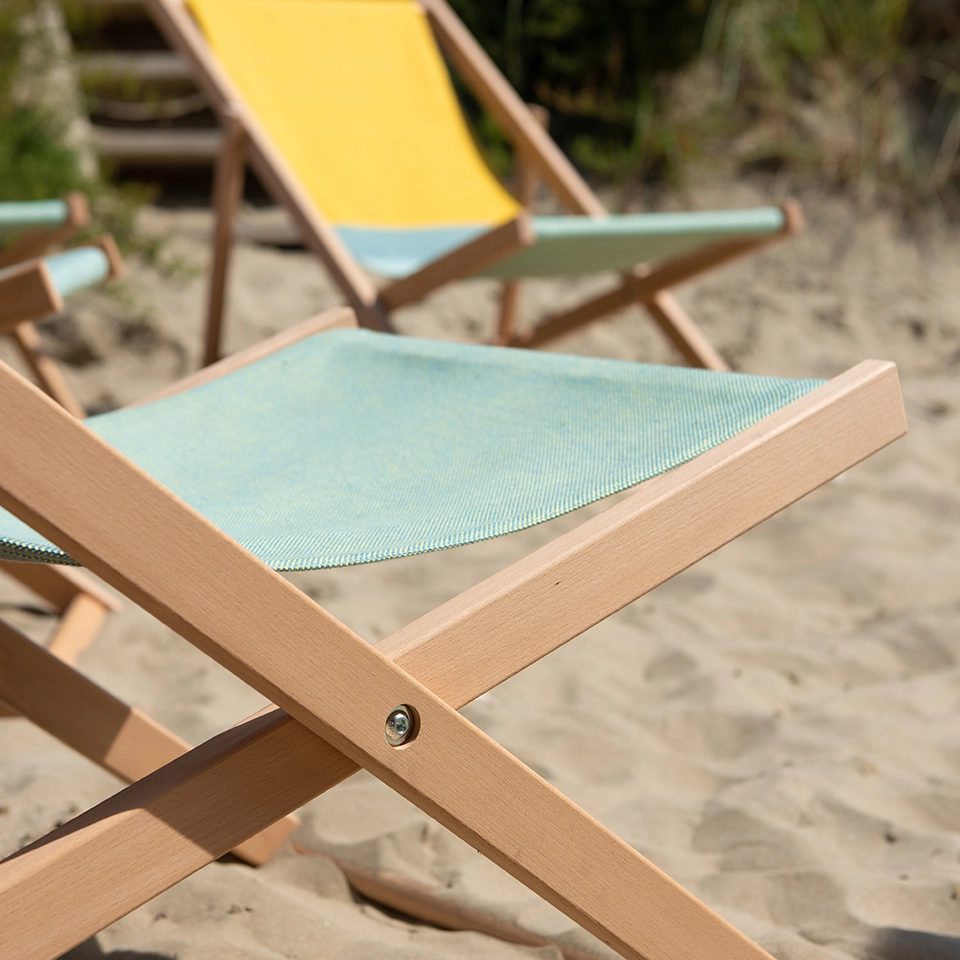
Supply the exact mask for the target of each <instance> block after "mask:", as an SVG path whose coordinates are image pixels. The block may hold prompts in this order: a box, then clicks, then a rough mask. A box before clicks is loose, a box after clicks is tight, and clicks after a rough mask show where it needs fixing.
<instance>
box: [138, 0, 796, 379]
mask: <svg viewBox="0 0 960 960" xmlns="http://www.w3.org/2000/svg"><path fill="white" fill-rule="evenodd" d="M148 9H149V11H150V12H151V14H152V15H153V17H154V19H155V20H156V22H157V25H158V26H159V27H160V29H161V30H162V32H163V33H164V34H165V36H166V38H167V40H168V42H169V43H170V45H171V46H173V47H174V48H176V49H178V50H179V51H180V52H181V53H182V54H183V55H184V56H185V57H186V59H187V61H188V63H189V64H190V65H191V67H192V69H193V72H194V75H195V79H196V82H197V84H198V85H199V86H200V88H201V89H202V90H203V92H204V94H205V95H206V97H207V98H208V100H209V103H210V105H211V106H212V108H213V109H214V111H215V112H216V113H217V114H218V116H219V118H220V120H221V122H222V126H223V128H224V131H225V139H224V143H223V146H222V150H221V154H220V158H219V161H218V165H217V170H216V177H215V185H214V206H215V209H216V226H215V230H214V237H213V246H214V249H213V266H212V270H211V274H210V296H209V302H208V313H207V332H206V345H205V349H204V362H205V363H210V362H212V361H213V360H215V359H216V357H217V356H218V355H219V352H220V341H221V325H222V314H223V307H224V290H225V283H226V275H227V263H228V256H229V250H230V244H231V235H232V230H233V220H234V215H235V212H236V207H237V204H238V201H239V197H240V192H241V185H242V177H243V164H244V158H245V156H247V157H248V158H249V160H250V162H251V164H252V165H253V167H254V169H255V170H256V172H257V175H258V176H259V177H260V179H261V180H262V182H263V183H264V184H265V186H266V187H267V189H268V190H269V191H270V192H271V193H272V194H273V196H274V198H275V199H276V200H277V201H278V202H279V203H281V204H282V205H283V206H285V207H287V209H288V210H289V211H290V213H291V214H292V215H293V217H294V219H295V221H296V222H297V225H298V227H299V229H300V231H301V234H302V236H303V238H304V241H305V242H306V244H307V246H308V247H309V248H310V249H311V250H313V251H314V252H315V253H316V254H317V255H318V256H319V257H320V259H321V260H322V261H323V263H324V264H325V265H326V266H327V268H328V269H329V271H330V273H331V275H332V277H333V279H334V281H335V282H336V283H337V285H338V286H339V287H340V289H341V290H342V292H343V294H344V296H345V297H346V298H347V301H348V302H349V303H350V305H352V306H353V307H354V308H355V309H356V311H357V313H358V316H359V317H360V322H361V324H362V325H364V326H368V327H371V328H373V329H380V330H384V329H388V328H389V314H390V312H391V311H392V310H395V309H397V308H398V307H402V306H404V305H405V304H409V303H413V302H415V301H417V300H420V299H422V298H423V297H424V296H426V295H427V294H428V293H430V292H431V291H433V290H436V289H437V288H439V287H440V286H442V285H443V284H446V283H448V282H450V281H453V280H457V279H460V278H466V277H475V276H486V277H496V278H500V279H502V280H503V281H504V288H503V296H502V302H501V310H500V318H499V325H498V331H497V335H496V342H497V343H500V344H508V345H511V346H527V347H534V346H540V345H542V344H544V343H547V342H548V341H550V340H553V339H554V338H555V337H558V336H561V335H563V334H566V333H569V332H571V331H573V330H575V329H577V328H579V327H581V326H582V325H583V324H586V323H589V322H590V321H592V320H596V319H597V318H599V317H603V316H606V315H608V314H611V313H613V312H615V311H617V310H620V309H622V308H624V307H627V306H629V305H630V304H633V303H639V304H642V305H643V306H644V307H646V309H647V311H648V312H649V313H650V314H651V315H652V317H653V319H654V320H655V321H656V322H657V324H658V325H659V326H660V327H661V328H662V330H663V331H664V333H665V334H666V335H667V336H668V337H669V338H670V340H671V341H672V342H673V343H674V344H675V346H676V347H677V348H678V349H679V350H680V352H681V353H682V354H683V356H684V357H685V358H686V360H687V361H688V362H689V363H690V364H691V365H693V366H701V367H708V368H711V369H715V370H722V369H727V367H726V364H725V362H724V361H723V359H722V358H721V357H720V355H719V354H718V353H717V351H716V350H715V349H714V348H713V347H712V346H711V344H710V343H709V342H708V341H707V339H706V338H705V337H704V336H703V334H702V333H701V332H700V331H699V330H698V329H697V327H696V326H695V325H694V324H693V322H692V321H691V320H690V318H689V317H688V316H687V315H686V314H685V313H684V311H683V310H682V309H681V307H680V305H679V304H678V303H677V301H676V300H675V299H674V298H673V296H672V295H671V294H670V292H669V288H671V287H673V286H675V285H676V284H678V283H681V282H682V281H684V280H688V279H690V278H692V277H695V276H697V275H699V274H700V273H702V272H703V271H704V270H707V269H709V268H711V267H716V266H718V265H720V264H722V263H725V262H727V261H729V260H731V259H733V258H735V257H739V256H742V255H743V254H746V253H749V252H751V251H755V250H757V249H759V248H760V247H762V246H764V245H765V244H768V243H769V242H771V241H772V240H776V239H780V238H783V237H785V236H787V235H788V234H790V233H792V232H794V231H796V230H797V229H799V227H800V224H801V220H802V218H801V216H800V212H799V208H798V207H797V206H796V205H792V204H791V205H787V206H786V207H784V208H778V207H762V208H758V209H751V210H726V211H716V212H703V213H663V214H641V215H628V216H608V215H607V213H606V210H605V209H604V207H603V205H602V204H601V203H600V201H599V200H598V199H597V197H596V196H595V195H594V193H593V192H592V191H591V190H590V188H589V187H588V186H587V184H586V183H585V182H584V180H583V179H582V178H581V177H580V175H579V174H578V173H577V172H576V170H575V169H574V168H573V166H572V165H571V164H570V162H569V161H568V160H567V159H566V157H564V155H563V154H562V153H561V152H560V150H559V149H558V148H557V146H556V144H554V143H553V141H552V140H551V139H550V138H549V136H548V135H547V133H546V132H545V130H544V129H543V128H542V126H541V125H540V124H539V123H538V121H537V119H536V117H535V115H534V114H533V113H532V112H531V110H530V109H529V108H528V107H527V106H526V105H525V104H524V103H523V102H522V101H521V100H520V99H519V97H518V96H517V95H516V93H515V92H514V91H513V89H512V88H511V87H510V85H509V84H508V83H507V81H506V79H505V78H504V77H503V76H502V75H501V74H500V73H499V71H498V70H497V69H496V67H495V66H494V64H493V63H492V61H491V60H490V59H489V58H488V57H487V56H486V54H485V53H484V52H483V50H482V49H481V48H480V46H479V45H478V44H477V43H476V41H475V40H474V39H473V37H472V36H471V35H470V33H469V32H468V31H467V30H466V28H465V27H464V25H463V24H462V23H461V22H460V20H459V19H457V17H456V15H455V14H454V13H453V11H452V10H451V9H450V8H449V7H448V6H447V4H446V2H445V0H420V2H417V0H364V2H355V0H309V2H299V3H289V2H284V3H278V2H276V0H241V2H237V0H189V2H188V4H185V3H184V0H149V2H148ZM437 41H438V42H439V45H440V48H442V50H443V52H444V53H445V54H446V56H447V58H448V59H449V61H450V63H451V64H452V65H453V66H454V67H455V68H456V70H457V71H458V72H459V74H460V76H461V77H462V78H463V80H464V82H465V83H466V84H467V85H468V86H469V87H470V89H471V90H472V91H473V93H474V94H475V95H476V97H477V99H478V100H479V101H480V103H481V104H482V105H483V106H484V107H485V108H486V109H487V110H488V111H489V112H490V114H491V115H492V116H493V117H494V118H495V119H496V120H497V122H498V123H499V124H500V126H501V127H502V128H503V130H504V132H505V133H506V135H507V136H508V137H509V138H510V139H511V140H512V142H513V144H514V145H515V147H516V150H517V157H518V175H519V176H518V185H517V193H518V198H519V199H516V198H514V197H511V196H510V195H509V194H508V193H507V192H506V191H505V190H504V189H503V188H502V187H501V186H500V184H499V183H498V182H497V180H496V179H495V178H494V176H493V175H492V174H491V172H490V171H489V169H488V168H487V167H486V165H485V164H484V162H483V160H482V158H481V156H480V154H479V153H478V151H477V149H476V147H475V145H474V143H473V141H472V140H471V137H470V134H469V132H468V129H467V126H466V124H465V122H464V119H463V116H462V115H461V113H460V110H459V107H458V105H457V101H456V96H455V94H454V91H453V87H452V85H451V82H450V77H449V75H448V73H447V71H446V67H445V65H444V63H443V60H442V59H441V55H440V50H439V49H438V47H437ZM535 175H539V176H541V177H542V178H543V179H544V181H545V182H546V183H547V185H549V186H550V187H551V188H552V189H553V190H554V191H555V192H556V193H557V195H558V196H559V198H560V200H561V201H562V202H563V204H564V205H565V206H566V207H567V208H568V209H569V210H570V211H571V214H572V215H570V216H552V217H542V216H536V217H535V216H530V215H529V213H528V212H526V210H525V207H528V206H530V204H531V202H532V199H533V191H534V188H535ZM361 268H365V269H366V270H367V271H369V272H371V273H373V274H377V275H379V276H381V277H384V278H387V281H388V282H387V283H386V284H385V285H384V286H382V287H381V288H380V289H379V290H378V289H377V288H376V286H375V285H374V284H373V282H372V281H371V280H370V278H369V277H368V276H367V274H365V273H364V270H363V269H361ZM601 271H614V272H617V273H619V274H621V278H620V280H619V282H618V283H617V284H616V286H615V287H614V288H612V289H611V290H610V291H609V292H607V293H605V294H603V295H602V296H599V297H596V298H594V299H591V300H589V301H587V302H585V303H581V304H580V305H578V306H576V307H574V308H573V309H571V310H568V311H565V312H563V313H561V314H559V315H557V316H553V317H549V318H547V319H545V320H543V321H542V322H541V323H540V324H539V325H538V326H536V327H535V328H534V329H533V330H532V331H531V330H518V328H517V316H518V309H519V292H520V288H519V286H518V283H519V281H520V278H523V277H550V276H561V275H562V276H568V275H575V274H589V273H597V272H601Z"/></svg>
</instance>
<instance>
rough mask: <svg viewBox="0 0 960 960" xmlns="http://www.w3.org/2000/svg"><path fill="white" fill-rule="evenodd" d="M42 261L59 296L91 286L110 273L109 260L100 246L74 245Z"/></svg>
mask: <svg viewBox="0 0 960 960" xmlns="http://www.w3.org/2000/svg"><path fill="white" fill-rule="evenodd" d="M43 262H44V263H45V264H46V265H47V269H48V270H49V271H50V278H51V279H52V280H53V285H54V286H55V287H56V288H57V291H58V293H59V294H60V296H61V297H66V296H69V295H70V294H71V293H74V292H76V291H77V290H84V289H86V288H87V287H93V286H95V285H96V284H98V283H100V282H101V281H102V280H105V279H106V277H107V275H108V274H109V273H110V260H109V258H108V257H107V255H106V254H105V253H104V252H103V250H101V249H100V247H75V248H74V249H73V250H64V252H63V253H55V254H53V255H52V256H49V257H44V261H43Z"/></svg>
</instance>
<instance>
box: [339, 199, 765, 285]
mask: <svg viewBox="0 0 960 960" xmlns="http://www.w3.org/2000/svg"><path fill="white" fill-rule="evenodd" d="M488 229H489V228H488V227H486V226H483V225H478V224H463V225H461V226H453V227H416V228H395V227H357V226H340V227H337V233H338V235H339V237H340V239H341V240H342V241H343V242H344V243H345V244H346V246H347V247H348V248H349V250H350V252H351V253H352V254H353V255H354V256H355V257H356V258H357V260H358V261H359V262H360V263H361V264H363V266H364V267H365V268H366V269H367V270H369V271H371V273H375V274H378V275H379V276H383V277H389V278H392V279H399V278H401V277H406V276H409V275H410V274H411V273H415V272H416V271H417V270H420V269H421V268H422V267H425V266H426V265H427V264H428V263H431V262H432V261H433V260H436V259H437V258H438V257H441V256H443V255H444V254H447V253H450V252H451V251H453V250H455V249H456V248H457V247H459V246H462V245H463V244H464V243H467V242H469V241H470V240H473V239H475V238H476V237H478V236H480V235H481V234H482V233H484V232H486V231H487V230H488ZM782 229H783V211H782V210H781V209H780V208H779V207H756V208H753V209H748V210H713V211H705V212H699V211H695V212H681V213H634V214H624V215H620V216H610V217H601V218H594V217H578V216H551V217H534V218H533V231H534V234H535V236H536V241H535V243H534V244H533V245H532V246H531V247H529V248H527V249H525V250H522V251H520V252H519V253H516V254H514V255H513V256H511V257H508V258H506V259H505V260H503V261H501V262H500V263H498V264H495V265H494V266H492V267H490V268H489V269H487V270H485V271H484V272H483V273H482V274H481V276H488V277H502V278H513V279H517V278H522V277H552V276H568V275H576V274H583V273H601V272H604V271H609V270H629V269H630V268H631V267H635V266H636V265H637V264H639V263H653V262H655V261H657V260H662V259H664V258H665V257H672V256H677V255H678V254H681V253H687V252H689V251H691V250H694V249H696V248H698V247H705V246H709V245H710V244H713V243H718V242H720V241H722V240H738V239H744V240H745V239H759V238H762V237H765V236H770V235H772V234H774V233H777V232H778V231H779V230H782Z"/></svg>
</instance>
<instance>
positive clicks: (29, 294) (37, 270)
mask: <svg viewBox="0 0 960 960" xmlns="http://www.w3.org/2000/svg"><path fill="white" fill-rule="evenodd" d="M62 310H63V298H62V297H61V296H60V294H59V293H58V292H57V288H56V287H55V286H54V283H53V279H52V278H51V276H50V271H49V270H48V269H47V266H46V264H45V263H44V262H43V261H42V260H32V261H30V262H29V263H24V264H20V265H19V266H17V267H12V268H11V269H10V272H9V273H8V274H6V275H5V276H4V277H3V278H2V279H0V332H2V333H13V332H14V331H15V330H16V327H17V325H18V324H20V323H24V322H26V321H30V320H39V319H41V318H43V317H48V316H50V315H51V314H54V313H60V311H62Z"/></svg>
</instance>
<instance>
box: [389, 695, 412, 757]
mask: <svg viewBox="0 0 960 960" xmlns="http://www.w3.org/2000/svg"><path fill="white" fill-rule="evenodd" d="M416 730H417V717H416V714H415V713H414V711H413V709H412V708H411V707H408V706H407V705H406V704H405V703H401V704H400V706H399V707H394V708H393V709H392V710H391V711H390V713H389V714H387V722H386V723H385V724H384V728H383V735H384V736H385V737H386V738H387V743H389V744H390V746H391V747H399V746H400V744H401V743H406V742H407V741H408V740H411V739H412V738H413V735H414V733H416Z"/></svg>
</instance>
